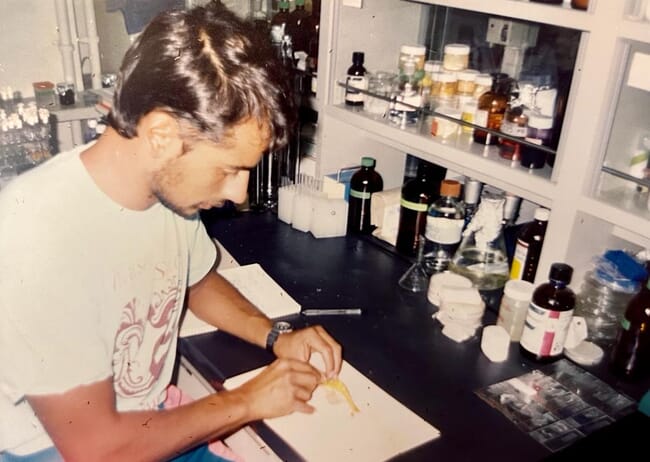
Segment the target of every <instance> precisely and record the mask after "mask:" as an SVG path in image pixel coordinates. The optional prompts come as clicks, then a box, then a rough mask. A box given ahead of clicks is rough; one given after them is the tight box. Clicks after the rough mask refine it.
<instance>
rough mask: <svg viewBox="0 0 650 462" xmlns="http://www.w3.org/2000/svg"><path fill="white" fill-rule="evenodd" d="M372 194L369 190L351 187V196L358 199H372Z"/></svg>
mask: <svg viewBox="0 0 650 462" xmlns="http://www.w3.org/2000/svg"><path fill="white" fill-rule="evenodd" d="M371 195H372V193H371V192H369V191H357V190H356V189H350V197H354V198H356V199H370V196H371Z"/></svg>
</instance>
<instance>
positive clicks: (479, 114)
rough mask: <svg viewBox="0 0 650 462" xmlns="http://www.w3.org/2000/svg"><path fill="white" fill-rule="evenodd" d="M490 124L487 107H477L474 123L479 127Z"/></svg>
mask: <svg viewBox="0 0 650 462" xmlns="http://www.w3.org/2000/svg"><path fill="white" fill-rule="evenodd" d="M487 124H488V111H486V110H485V109H477V110H476V112H475V113H474V125H478V126H479V127H487Z"/></svg>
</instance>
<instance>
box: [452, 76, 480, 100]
mask: <svg viewBox="0 0 650 462" xmlns="http://www.w3.org/2000/svg"><path fill="white" fill-rule="evenodd" d="M477 75H479V72H478V71H477V70H474V69H465V70H464V71H460V72H458V74H456V77H457V78H458V88H457V91H458V94H459V95H467V96H473V95H474V91H475V90H476V76H477Z"/></svg>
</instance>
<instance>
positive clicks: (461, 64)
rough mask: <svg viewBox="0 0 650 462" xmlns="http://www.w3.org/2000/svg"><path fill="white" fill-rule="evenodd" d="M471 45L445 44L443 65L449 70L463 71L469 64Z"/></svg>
mask: <svg viewBox="0 0 650 462" xmlns="http://www.w3.org/2000/svg"><path fill="white" fill-rule="evenodd" d="M469 50H470V48H469V45H463V44H461V43H450V44H448V45H445V48H444V57H443V60H442V66H443V67H444V68H445V70H447V71H462V70H465V69H467V65H468V64H469Z"/></svg>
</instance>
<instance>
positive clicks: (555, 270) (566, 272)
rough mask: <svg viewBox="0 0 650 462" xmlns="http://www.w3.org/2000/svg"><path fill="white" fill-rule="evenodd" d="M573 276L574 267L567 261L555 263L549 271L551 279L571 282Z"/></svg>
mask: <svg viewBox="0 0 650 462" xmlns="http://www.w3.org/2000/svg"><path fill="white" fill-rule="evenodd" d="M571 276H573V268H572V267H571V266H569V265H567V264H566V263H553V264H552V265H551V270H550V271H549V273H548V278H549V279H551V280H553V281H560V282H564V283H566V284H569V283H570V282H571Z"/></svg>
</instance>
